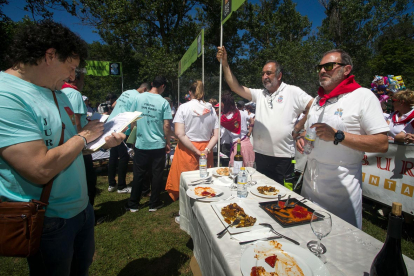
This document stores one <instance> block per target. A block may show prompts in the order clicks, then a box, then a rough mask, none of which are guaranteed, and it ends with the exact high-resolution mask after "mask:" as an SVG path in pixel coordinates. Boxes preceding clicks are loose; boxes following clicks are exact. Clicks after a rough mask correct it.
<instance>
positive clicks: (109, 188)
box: [108, 186, 116, 193]
mask: <svg viewBox="0 0 414 276" xmlns="http://www.w3.org/2000/svg"><path fill="white" fill-rule="evenodd" d="M115 190H116V187H115V186H109V187H108V192H110V193H112V192H115Z"/></svg>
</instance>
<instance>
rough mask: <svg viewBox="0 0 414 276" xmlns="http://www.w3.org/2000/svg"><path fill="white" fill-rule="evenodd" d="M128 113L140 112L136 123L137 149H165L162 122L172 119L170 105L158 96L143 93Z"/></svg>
mask: <svg viewBox="0 0 414 276" xmlns="http://www.w3.org/2000/svg"><path fill="white" fill-rule="evenodd" d="M129 111H140V112H142V117H143V118H142V119H140V120H138V121H137V140H136V142H135V147H136V148H137V149H147V150H148V149H161V148H164V147H165V138H164V120H170V119H172V116H171V108H170V104H169V103H168V102H167V101H166V100H165V99H164V98H163V97H162V96H161V95H159V94H153V93H150V92H144V93H141V94H140V95H139V101H134V102H133V103H132V105H131V109H130V110H129Z"/></svg>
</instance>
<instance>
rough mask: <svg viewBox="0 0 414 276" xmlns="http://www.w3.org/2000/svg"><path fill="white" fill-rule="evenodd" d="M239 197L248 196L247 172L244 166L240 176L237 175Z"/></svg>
mask: <svg viewBox="0 0 414 276" xmlns="http://www.w3.org/2000/svg"><path fill="white" fill-rule="evenodd" d="M237 197H240V198H245V197H247V173H246V169H245V168H244V167H241V168H240V172H239V176H238V177H237Z"/></svg>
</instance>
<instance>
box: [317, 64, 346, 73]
mask: <svg viewBox="0 0 414 276" xmlns="http://www.w3.org/2000/svg"><path fill="white" fill-rule="evenodd" d="M335 64H338V65H341V66H345V65H346V64H343V63H339V62H327V63H325V64H319V65H316V66H315V69H316V72H317V73H319V72H320V71H321V70H322V68H323V69H325V71H331V70H332V69H333V68H334V66H335Z"/></svg>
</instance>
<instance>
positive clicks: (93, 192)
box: [83, 154, 97, 206]
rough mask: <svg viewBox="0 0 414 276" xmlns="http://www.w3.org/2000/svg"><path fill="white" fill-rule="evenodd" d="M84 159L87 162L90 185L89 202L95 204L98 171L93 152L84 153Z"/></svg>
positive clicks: (86, 167)
mask: <svg viewBox="0 0 414 276" xmlns="http://www.w3.org/2000/svg"><path fill="white" fill-rule="evenodd" d="M83 161H84V163H85V171H86V183H87V185H88V196H89V203H90V204H91V205H92V206H93V204H94V203H95V197H96V180H97V176H96V172H95V169H94V168H93V159H92V154H88V155H84V156H83Z"/></svg>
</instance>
